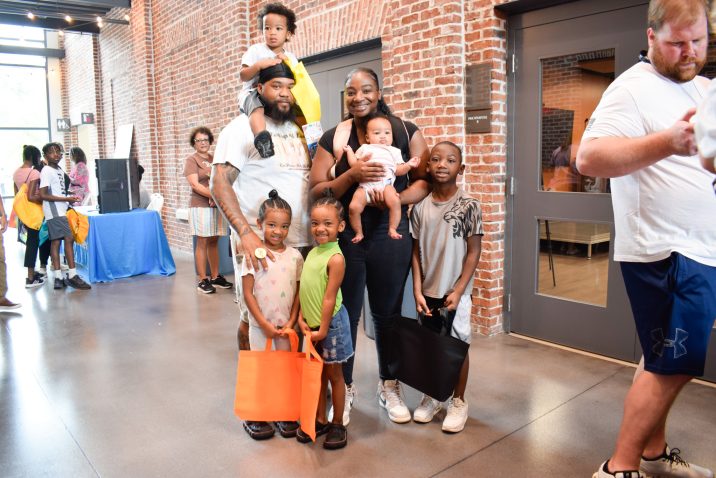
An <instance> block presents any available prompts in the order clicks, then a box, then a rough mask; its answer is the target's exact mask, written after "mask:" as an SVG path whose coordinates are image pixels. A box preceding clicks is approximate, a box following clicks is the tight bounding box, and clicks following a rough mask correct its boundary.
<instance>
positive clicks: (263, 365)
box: [234, 330, 305, 422]
mask: <svg viewBox="0 0 716 478" xmlns="http://www.w3.org/2000/svg"><path fill="white" fill-rule="evenodd" d="M289 340H290V342H291V351H290V352H289V351H282V350H271V344H272V340H271V339H268V340H267V341H266V349H265V350H263V351H254V350H241V351H240V352H239V364H238V367H237V371H236V395H235V399H234V413H235V414H236V416H237V417H239V418H240V419H242V420H248V421H260V422H273V421H297V420H298V419H299V418H300V416H301V375H302V370H303V362H305V359H304V355H303V354H302V353H301V352H299V351H298V336H297V335H296V333H295V332H294V331H293V330H291V331H289Z"/></svg>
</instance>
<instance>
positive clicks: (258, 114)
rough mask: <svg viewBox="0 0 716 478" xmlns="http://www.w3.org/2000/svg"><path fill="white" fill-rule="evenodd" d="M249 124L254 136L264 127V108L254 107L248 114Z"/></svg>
mask: <svg viewBox="0 0 716 478" xmlns="http://www.w3.org/2000/svg"><path fill="white" fill-rule="evenodd" d="M249 126H251V132H252V133H253V134H254V137H256V135H257V134H259V133H260V132H262V131H264V130H265V129H266V118H265V117H264V109H263V108H256V109H255V110H253V111H252V112H251V114H250V115H249Z"/></svg>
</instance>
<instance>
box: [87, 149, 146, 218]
mask: <svg viewBox="0 0 716 478" xmlns="http://www.w3.org/2000/svg"><path fill="white" fill-rule="evenodd" d="M95 168H96V173H97V184H98V186H99V196H98V197H97V202H98V203H99V212H100V214H104V213H107V212H127V211H129V210H131V209H134V208H136V207H139V171H137V160H136V159H97V160H96V161H95Z"/></svg>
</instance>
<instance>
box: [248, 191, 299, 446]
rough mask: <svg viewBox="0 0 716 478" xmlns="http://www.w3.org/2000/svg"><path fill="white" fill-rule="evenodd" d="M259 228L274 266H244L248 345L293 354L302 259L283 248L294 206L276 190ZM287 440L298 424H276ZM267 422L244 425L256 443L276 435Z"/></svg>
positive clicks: (262, 211) (265, 205)
mask: <svg viewBox="0 0 716 478" xmlns="http://www.w3.org/2000/svg"><path fill="white" fill-rule="evenodd" d="M256 223H257V224H258V226H259V228H260V229H261V231H262V232H263V237H264V239H263V243H264V246H265V247H266V248H267V249H270V250H271V252H272V253H273V256H274V262H272V263H271V267H269V268H268V269H260V270H253V269H250V268H249V267H247V265H246V264H247V261H243V262H242V267H241V279H242V286H243V291H244V301H245V303H246V307H247V308H248V309H249V343H250V344H251V350H264V348H265V347H266V339H267V338H271V339H273V346H274V349H275V350H290V349H291V346H290V343H289V340H288V338H287V337H286V333H287V332H286V331H288V330H289V329H293V326H294V325H296V320H297V319H298V303H299V302H298V287H299V280H300V278H301V270H302V269H303V257H302V256H301V253H300V252H298V250H297V249H294V248H293V247H288V246H286V245H284V243H283V241H284V240H285V239H286V236H287V235H288V230H289V228H290V227H291V206H290V205H289V204H288V203H287V202H286V200H285V199H283V198H281V197H280V196H279V195H278V192H276V190H275V189H274V190H272V191H271V192H270V193H269V198H268V199H267V200H265V201H264V202H263V203H262V204H261V206H260V207H259V213H258V219H257V220H256ZM276 426H277V427H278V429H279V433H281V436H282V437H284V438H290V437H294V436H296V431H297V430H298V423H297V422H276ZM270 427H271V425H269V424H268V423H266V422H245V423H244V429H245V430H246V432H247V433H248V434H249V436H251V437H252V438H254V439H261V438H268V437H267V436H265V435H268V436H271V435H273V432H272V430H269V429H268V428H270Z"/></svg>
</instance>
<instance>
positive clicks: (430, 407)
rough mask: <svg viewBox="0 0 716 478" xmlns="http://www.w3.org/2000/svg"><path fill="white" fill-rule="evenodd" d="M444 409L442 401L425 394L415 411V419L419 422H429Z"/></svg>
mask: <svg viewBox="0 0 716 478" xmlns="http://www.w3.org/2000/svg"><path fill="white" fill-rule="evenodd" d="M442 409H443V406H442V404H441V403H440V402H438V401H437V400H435V399H434V398H431V397H429V396H428V395H425V394H423V398H422V400H420V405H418V408H416V409H415V411H414V412H413V421H415V422H417V423H429V422H431V421H432V420H433V417H435V415H436V414H437V413H438V412H439V411H440V410H442Z"/></svg>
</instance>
